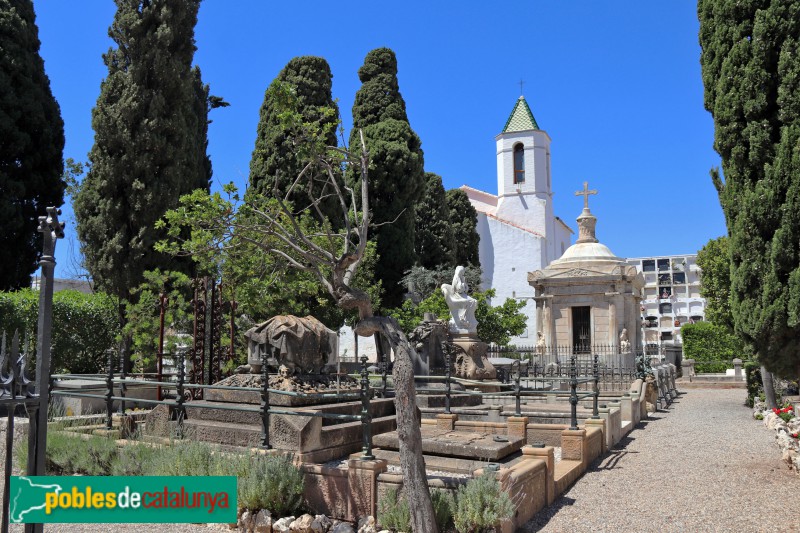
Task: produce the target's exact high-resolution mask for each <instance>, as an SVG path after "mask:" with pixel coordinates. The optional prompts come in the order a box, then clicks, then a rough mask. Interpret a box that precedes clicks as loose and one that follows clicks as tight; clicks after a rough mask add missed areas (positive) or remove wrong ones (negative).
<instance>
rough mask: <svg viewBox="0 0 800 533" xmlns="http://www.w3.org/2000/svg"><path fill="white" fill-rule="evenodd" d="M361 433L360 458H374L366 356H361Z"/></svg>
mask: <svg viewBox="0 0 800 533" xmlns="http://www.w3.org/2000/svg"><path fill="white" fill-rule="evenodd" d="M361 434H362V436H363V439H364V446H363V451H364V454H363V456H362V457H361V458H362V459H364V460H365V461H366V460H371V459H375V456H374V455H372V416H371V415H370V412H369V371H368V370H367V356H366V355H364V356H361Z"/></svg>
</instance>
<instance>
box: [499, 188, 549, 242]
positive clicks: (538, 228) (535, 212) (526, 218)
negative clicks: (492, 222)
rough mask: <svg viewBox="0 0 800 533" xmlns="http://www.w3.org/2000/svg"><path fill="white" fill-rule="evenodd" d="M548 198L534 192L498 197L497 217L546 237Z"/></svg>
mask: <svg viewBox="0 0 800 533" xmlns="http://www.w3.org/2000/svg"><path fill="white" fill-rule="evenodd" d="M548 204H549V202H548V200H547V199H546V198H540V197H539V195H534V194H517V195H514V196H504V197H503V198H500V199H499V202H498V206H497V211H496V213H497V217H498V218H501V219H503V220H505V221H508V222H510V223H512V224H515V225H517V226H520V227H522V228H524V229H527V230H530V231H533V232H535V233H538V234H539V235H541V236H542V237H546V236H547V234H548V233H550V232H549V231H548V228H547V220H552V217H550V218H548V214H549V211H550V210H549V209H548Z"/></svg>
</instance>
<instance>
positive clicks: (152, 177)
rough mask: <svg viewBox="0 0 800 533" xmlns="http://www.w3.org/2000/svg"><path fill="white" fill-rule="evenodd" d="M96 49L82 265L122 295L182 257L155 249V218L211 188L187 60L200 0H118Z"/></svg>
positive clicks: (202, 116) (204, 102)
mask: <svg viewBox="0 0 800 533" xmlns="http://www.w3.org/2000/svg"><path fill="white" fill-rule="evenodd" d="M116 4H117V12H116V15H115V16H114V22H113V23H112V25H111V27H110V28H109V36H110V37H111V38H112V39H113V40H114V42H115V43H116V44H117V47H116V48H112V49H110V50H109V51H108V52H107V53H106V54H105V55H104V56H103V59H104V61H105V64H106V65H107V66H108V76H107V77H106V79H105V80H103V82H102V84H101V87H100V96H99V97H98V100H97V106H96V107H95V108H94V110H93V111H92V126H93V128H94V130H95V143H94V146H93V147H92V150H91V152H90V153H89V160H90V162H91V167H90V169H89V172H88V173H87V175H86V178H85V179H84V181H83V183H82V184H81V186H80V190H79V191H78V193H77V195H76V198H75V216H76V219H77V222H78V236H79V238H80V239H81V242H82V251H83V253H84V256H85V259H86V266H87V268H88V270H89V272H90V273H91V275H92V278H93V279H94V281H95V284H96V286H97V287H98V288H100V289H101V290H104V291H106V292H109V293H111V294H114V295H116V296H118V297H119V298H121V299H122V300H125V301H127V300H128V299H129V298H130V291H131V289H133V288H135V287H138V286H139V285H140V284H141V283H142V282H143V280H144V278H143V273H144V272H145V271H147V270H153V269H154V268H160V269H162V270H169V269H179V270H182V271H184V272H186V273H191V270H192V267H191V265H190V264H189V263H188V262H187V261H177V262H176V261H175V260H174V259H172V258H171V257H170V256H168V255H165V254H160V253H157V252H155V251H154V249H153V245H154V244H155V243H156V242H157V241H158V240H160V239H162V238H164V237H165V233H164V231H163V230H156V229H155V228H154V224H155V222H156V221H157V220H158V219H159V218H161V216H162V215H163V214H164V213H165V212H166V211H167V210H168V209H170V208H174V207H177V205H178V199H179V197H180V196H181V195H182V194H186V193H188V192H190V191H192V190H194V189H196V188H206V189H207V188H208V184H209V180H210V177H211V168H210V167H211V165H210V161H209V160H208V158H207V156H206V151H205V149H206V144H207V140H206V132H207V125H208V119H207V115H208V109H209V108H210V107H217V106H219V105H226V104H225V103H224V102H221V101H220V100H219V99H218V98H217V99H214V98H213V97H209V96H208V87H207V86H205V85H203V83H202V81H201V79H200V71H199V69H192V59H193V57H194V52H195V43H194V26H195V24H196V22H197V11H198V7H199V0H192V1H185V0H116Z"/></svg>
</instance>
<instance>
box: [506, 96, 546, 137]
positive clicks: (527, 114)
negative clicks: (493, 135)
mask: <svg viewBox="0 0 800 533" xmlns="http://www.w3.org/2000/svg"><path fill="white" fill-rule="evenodd" d="M538 129H539V125H538V124H537V123H536V119H535V118H533V113H531V108H530V107H528V102H526V101H525V97H524V96H520V97H519V100H517V103H516V104H515V105H514V109H513V110H512V111H511V115H510V116H509V117H508V120H507V121H506V125H505V126H504V127H503V133H510V132H514V131H526V130H538Z"/></svg>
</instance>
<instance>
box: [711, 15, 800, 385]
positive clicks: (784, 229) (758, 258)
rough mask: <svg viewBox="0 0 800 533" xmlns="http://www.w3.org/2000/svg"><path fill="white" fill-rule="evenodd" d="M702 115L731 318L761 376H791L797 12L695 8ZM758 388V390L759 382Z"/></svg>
mask: <svg viewBox="0 0 800 533" xmlns="http://www.w3.org/2000/svg"><path fill="white" fill-rule="evenodd" d="M698 15H699V18H700V45H701V47H702V54H701V66H702V71H703V82H704V85H705V106H706V109H707V110H708V111H710V112H711V114H712V116H713V118H714V129H715V140H714V147H715V149H716V150H717V152H719V154H720V156H721V157H722V168H723V174H724V178H723V177H722V176H720V175H719V173H718V172H716V171H712V179H713V181H714V184H715V185H716V187H717V189H718V191H719V197H720V203H721V204H722V209H723V212H724V213H725V218H726V222H727V225H728V233H729V236H730V245H729V253H730V260H731V265H730V273H731V298H730V299H731V313H732V315H733V322H734V327H735V329H736V331H737V333H739V334H741V335H742V336H743V337H744V338H745V340H747V341H748V342H749V343H750V344H752V346H753V348H754V349H755V351H756V353H757V354H758V358H759V360H760V361H761V362H762V364H763V365H764V366H765V367H766V368H767V369H768V370H770V371H773V372H776V373H779V374H783V375H793V376H797V375H798V373H799V372H798V371H800V344H798V343H797V342H796V339H797V338H798V335H800V250H799V249H798V247H799V246H800V245H798V242H800V225H798V223H800V216H799V215H798V208H800V131H798V128H800V90H799V89H800V88H799V87H798V83H800V81H799V80H800V61H798V52H800V49H798V40H799V39H800V4H799V3H798V2H796V1H795V2H792V1H784V0H762V1H757V2H756V1H751V2H739V1H734V0H701V1H700V2H699V4H698ZM765 386H766V383H765Z"/></svg>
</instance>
